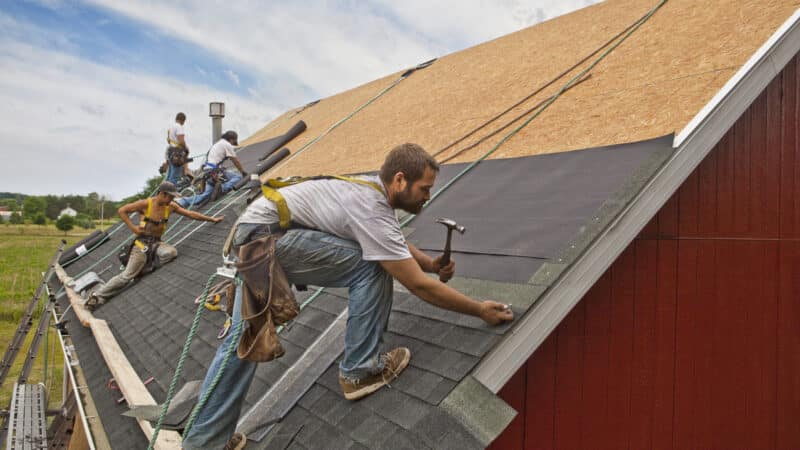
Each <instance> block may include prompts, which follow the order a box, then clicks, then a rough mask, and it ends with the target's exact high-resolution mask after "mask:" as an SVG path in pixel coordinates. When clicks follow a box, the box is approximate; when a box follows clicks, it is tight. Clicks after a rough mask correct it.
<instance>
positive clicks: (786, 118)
mask: <svg viewBox="0 0 800 450" xmlns="http://www.w3.org/2000/svg"><path fill="white" fill-rule="evenodd" d="M796 61H797V58H795V62H796ZM798 74H799V73H798V70H797V64H796V63H795V64H792V63H790V64H787V65H786V68H785V69H784V70H783V72H782V77H783V90H782V95H783V102H782V104H781V107H782V117H781V122H780V133H781V145H780V150H781V162H780V168H781V171H780V193H781V194H780V195H781V196H780V236H781V237H782V238H795V237H797V236H798V232H800V227H798V226H797V223H798V220H797V217H798V214H800V211H798V205H797V202H798V201H799V200H798V198H797V197H798V196H797V178H795V171H796V169H795V166H796V165H797V145H798V139H797V132H798V129H797V121H798V109H800V107H799V106H798V99H799V98H800V95H798V89H800V83H798V80H797V78H798Z"/></svg>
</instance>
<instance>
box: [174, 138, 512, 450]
mask: <svg viewBox="0 0 800 450" xmlns="http://www.w3.org/2000/svg"><path fill="white" fill-rule="evenodd" d="M438 171H439V165H438V163H437V162H436V160H435V159H433V157H432V156H430V155H429V154H428V153H427V152H426V151H425V150H423V149H422V148H421V147H420V146H418V145H415V144H403V145H400V146H398V147H396V148H394V149H393V150H392V151H391V152H390V153H389V154H388V156H387V157H386V160H385V161H384V163H383V166H382V167H381V170H380V175H379V176H366V177H361V178H357V179H349V178H333V177H330V178H327V179H313V180H308V181H304V182H300V183H297V184H292V185H289V186H287V187H283V188H281V189H280V190H279V192H280V194H281V196H282V197H283V200H284V201H285V204H283V202H282V201H278V204H279V205H280V207H276V205H275V204H274V203H273V201H271V200H269V199H267V198H266V197H260V198H259V199H257V200H255V201H254V202H253V203H251V204H250V206H249V207H248V208H247V209H246V210H245V212H244V213H243V214H242V215H241V217H240V218H239V221H238V225H237V228H236V231H235V233H234V238H233V243H234V245H235V246H242V245H244V244H246V243H248V242H250V241H251V240H254V239H256V238H259V237H263V236H264V235H268V234H279V233H283V234H282V236H281V237H280V238H279V239H278V240H277V242H276V244H275V255H276V257H277V260H278V262H279V263H280V265H281V267H282V268H283V271H284V272H285V273H286V277H287V278H288V281H289V282H291V283H293V284H296V285H306V284H311V285H316V286H323V287H347V288H349V301H348V305H347V311H348V317H347V325H346V331H345V342H344V356H343V358H342V360H341V362H340V363H339V385H340V387H341V389H342V392H343V394H344V397H345V398H347V399H349V400H356V399H359V398H362V397H364V396H366V395H369V394H371V393H373V392H375V391H376V390H378V389H380V388H381V387H382V386H384V385H386V384H387V383H389V382H391V381H392V380H393V379H394V378H396V377H397V376H398V375H399V374H400V372H401V371H402V370H403V369H405V367H406V366H407V365H408V363H409V360H410V359H411V352H410V351H409V350H408V349H407V348H404V347H399V348H395V349H393V350H391V351H389V352H387V353H380V346H381V342H382V340H383V333H384V330H385V329H386V326H387V324H388V320H389V313H390V312H391V308H392V292H393V279H396V280H397V281H399V282H400V283H401V284H402V285H403V286H405V287H406V288H407V289H408V290H409V291H410V292H412V293H413V294H415V295H417V296H418V297H420V298H421V299H423V300H425V301H427V302H429V303H431V304H433V305H436V306H438V307H441V308H446V309H449V310H452V311H457V312H461V313H464V314H469V315H473V316H477V317H480V318H481V319H483V320H484V321H486V322H487V323H489V324H492V325H497V324H500V323H502V322H506V321H509V320H512V319H513V313H512V312H511V310H510V309H509V308H508V307H507V306H506V305H504V304H502V303H497V302H494V301H489V300H486V301H478V300H474V299H472V298H469V297H467V296H465V295H463V294H461V293H460V292H458V291H456V290H455V289H453V288H451V287H449V286H448V285H446V284H445V283H443V282H441V281H439V279H437V278H433V277H429V276H427V275H425V273H424V272H429V273H438V274H439V275H440V277H442V279H445V280H449V279H450V278H451V277H452V276H453V273H454V269H455V264H454V262H453V261H450V263H449V264H448V265H447V266H444V267H442V266H441V265H440V264H439V262H440V258H431V257H429V256H427V255H426V254H424V253H423V252H421V251H420V250H418V249H417V248H416V247H414V246H413V245H411V244H410V243H408V242H406V239H405V237H404V235H403V232H402V230H401V228H400V224H399V223H398V220H397V216H396V214H395V211H394V210H395V209H402V210H404V211H407V212H409V213H412V214H416V213H419V212H420V210H421V209H422V206H423V204H424V203H425V202H426V201H427V200H428V199H429V198H430V193H431V188H432V187H433V184H434V181H435V180H436V175H437V174H438ZM284 206H285V207H288V214H290V217H286V209H285V208H283V207H284ZM280 210H283V213H279V212H278V211H280ZM281 216H283V217H281ZM289 219H290V220H291V226H290V227H289V229H288V231H285V233H284V230H283V229H282V228H281V226H280V222H283V223H284V224H286V223H287V222H288V220H289ZM241 308H242V295H241V288H237V293H236V296H235V301H234V311H233V316H234V317H233V320H234V323H233V326H232V327H231V329H232V330H236V329H237V325H238V323H239V321H241ZM235 334H236V333H231V334H229V335H228V337H227V338H226V339H225V341H224V342H223V343H222V344H221V345H220V346H219V349H218V350H217V353H216V355H215V357H214V360H213V362H212V363H211V366H210V367H209V370H208V372H207V373H206V377H205V380H204V382H203V388H202V390H201V393H204V392H205V391H206V390H208V388H209V386H210V384H211V383H212V380H213V379H214V378H215V376H217V371H218V368H219V367H220V365H221V364H222V361H223V359H224V358H225V354H226V350H227V349H228V348H229V345H230V341H231V340H232V339H233V337H234V335H235ZM256 364H257V363H255V362H251V361H245V360H242V359H239V358H238V357H235V356H233V355H231V356H230V359H229V360H228V362H227V365H226V367H225V369H224V371H223V372H222V374H221V378H220V380H219V382H218V384H217V385H216V388H215V389H214V390H213V392H212V393H211V394H210V396H209V398H208V399H207V401H206V403H205V405H204V406H203V408H202V409H201V410H200V412H199V414H198V415H197V418H196V419H195V422H194V424H193V426H192V427H191V429H190V430H189V432H188V433H187V434H186V435H185V436H184V440H183V447H184V448H186V449H195V448H222V447H223V446H224V445H225V442H226V441H228V439H231V441H229V444H231V442H234V441H235V442H234V443H236V444H237V445H238V443H241V442H243V441H244V440H245V438H244V436H243V435H242V434H241V433H235V434H234V431H235V428H236V423H237V419H238V416H239V414H240V412H241V411H240V409H241V406H242V402H243V401H244V398H245V395H246V394H247V391H248V389H249V387H250V383H251V381H252V379H253V375H254V373H255V369H256ZM202 397H203V395H202V394H201V395H200V398H202ZM231 447H232V448H241V447H240V446H231ZM226 448H227V447H226Z"/></svg>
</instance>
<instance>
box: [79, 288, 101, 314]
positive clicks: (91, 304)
mask: <svg viewBox="0 0 800 450" xmlns="http://www.w3.org/2000/svg"><path fill="white" fill-rule="evenodd" d="M105 302H106V301H105V299H104V298H103V297H100V296H99V295H97V294H95V293H94V292H92V293H91V294H89V298H87V299H86V301H85V302H84V303H83V306H85V307H86V309H88V310H89V311H90V312H94V310H96V309H97V308H98V307H99V306H101V305H103V304H104V303H105Z"/></svg>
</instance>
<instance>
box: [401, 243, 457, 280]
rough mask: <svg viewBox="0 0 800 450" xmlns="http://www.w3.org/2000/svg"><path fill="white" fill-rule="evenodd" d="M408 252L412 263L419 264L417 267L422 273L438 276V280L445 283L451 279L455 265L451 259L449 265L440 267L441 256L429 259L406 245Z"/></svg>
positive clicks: (414, 248) (411, 246)
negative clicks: (412, 260)
mask: <svg viewBox="0 0 800 450" xmlns="http://www.w3.org/2000/svg"><path fill="white" fill-rule="evenodd" d="M408 250H409V251H410V252H411V256H412V257H414V261H416V262H417V264H419V267H420V269H422V271H423V272H428V273H436V274H439V276H440V277H441V278H440V279H442V280H444V281H445V282H447V280H449V279H450V278H452V277H453V274H454V273H455V270H456V263H455V260H453V259H452V258H451V259H450V263H449V264H448V265H446V266H444V267H440V264H439V263H440V262H441V260H442V257H441V255H440V256H437V257H436V258H431V257H430V256H428V255H426V254H425V253H423V252H422V251H420V250H419V249H418V248H417V247H415V246H414V245H413V244H408Z"/></svg>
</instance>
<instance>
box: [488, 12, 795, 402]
mask: <svg viewBox="0 0 800 450" xmlns="http://www.w3.org/2000/svg"><path fill="white" fill-rule="evenodd" d="M798 23H800V10H798V11H795V13H794V14H793V15H792V16H791V17H790V18H789V19H788V20H787V21H786V22H785V23H784V24H783V25H782V26H781V27H780V28H779V29H778V30H777V31H776V32H775V33H774V34H773V35H772V37H770V39H769V40H768V41H767V42H766V43H765V44H764V45H763V46H762V47H761V48H759V50H758V51H757V52H756V53H755V54H753V56H752V57H751V58H750V59H749V60H748V61H747V63H746V64H745V65H744V66H742V68H741V69H740V70H739V71H738V72H737V73H736V74H735V75H734V76H733V78H731V80H730V81H729V82H728V83H727V84H726V85H725V87H723V89H722V90H721V91H720V92H719V93H718V94H717V95H716V96H714V98H713V99H712V100H711V101H710V102H709V103H708V104H707V105H706V106H705V107H704V108H703V109H702V110H701V111H700V113H699V114H698V115H697V116H696V117H695V118H694V119H692V121H691V122H690V123H689V125H687V126H686V128H684V130H683V131H681V133H680V134H679V135H678V136H676V138H675V141H674V145H673V146H674V147H677V148H676V150H675V153H674V155H673V156H672V158H671V159H670V160H669V161H668V162H667V163H666V164H664V166H663V167H662V168H661V169H660V170H659V172H658V173H656V175H654V176H653V178H652V179H651V180H650V181H649V182H648V184H647V185H646V186H645V187H644V188H643V189H642V190H641V192H639V194H638V195H637V196H636V197H635V198H634V199H633V200H632V201H631V203H630V204H629V205H628V206H627V207H626V209H625V210H623V211H622V212H621V213H620V214H619V215H618V216H617V218H616V219H615V220H614V221H613V222H612V223H611V224H610V225H609V226H608V227H607V228H606V229H605V230H604V231H603V232H602V233H601V234H600V235H598V237H597V238H596V239H595V241H594V243H592V245H591V246H589V248H588V249H587V250H586V252H585V253H584V254H583V256H582V257H580V258H579V259H578V260H577V261H576V262H575V263H574V264H573V265H572V266H570V267H569V268H568V269H567V270H566V271H565V272H564V273H563V274H562V275H561V277H560V278H559V279H558V280H556V282H555V283H554V284H553V285H552V286H551V287H550V288H549V289H548V290H547V292H545V294H544V295H543V296H542V297H541V298H540V299H539V300H538V301H537V302H536V304H535V305H534V306H533V308H531V310H530V311H528V313H527V314H525V316H523V317H522V318H521V319H519V323H518V324H517V325H516V326H515V327H514V328H513V329H512V330H511V332H510V333H509V334H507V335H506V336H505V338H504V339H503V341H502V342H501V343H500V344H499V345H498V346H496V347H495V348H494V349H492V351H491V352H490V353H489V354H488V355H487V356H486V357H484V358H483V360H482V361H481V362H480V363H479V364H478V366H477V367H476V368H475V370H474V371H473V373H472V375H473V376H474V377H475V378H476V379H477V380H478V381H480V382H481V383H483V384H484V385H485V386H486V387H487V388H488V389H490V390H491V391H492V392H495V393H497V392H498V391H499V390H500V388H502V387H503V386H504V385H505V384H506V382H507V381H508V380H509V378H511V376H512V375H514V373H515V372H516V371H517V370H518V369H519V368H520V367H521V366H522V365H523V364H525V362H526V361H527V360H528V358H530V356H531V355H532V354H533V352H534V351H535V350H536V349H537V348H538V347H539V345H541V344H542V342H544V340H545V339H546V338H547V336H548V335H549V334H550V333H551V332H552V331H553V330H554V329H555V328H556V327H557V326H558V324H559V323H561V321H562V320H563V319H564V318H565V317H566V316H567V314H569V312H570V311H571V310H572V308H573V307H574V306H575V305H576V304H577V303H578V302H579V301H580V300H581V298H583V296H584V295H585V294H586V292H588V291H589V289H590V288H591V287H592V286H593V285H594V283H595V282H597V280H598V278H600V276H602V274H603V273H604V272H605V271H606V270H607V269H608V267H609V266H611V264H612V263H613V262H614V261H615V260H616V259H617V257H618V256H619V255H620V253H622V251H623V250H625V248H627V246H628V245H629V244H630V243H631V241H633V239H634V238H635V237H636V236H637V235H638V234H639V232H640V231H641V230H642V228H644V226H645V225H646V224H647V222H648V221H649V220H650V219H651V218H652V217H653V216H654V215H655V214H656V213H657V212H658V211H659V210H660V209H661V207H662V206H663V205H664V203H666V202H667V200H668V199H669V198H670V197H671V196H672V194H673V193H675V191H677V190H678V188H679V187H680V185H681V184H683V182H684V180H686V178H687V177H688V176H689V175H690V174H691V173H692V172H693V171H694V170H695V169H696V168H697V166H698V165H699V164H700V162H702V161H703V159H704V158H705V157H706V155H707V154H708V153H709V152H710V151H711V149H713V148H714V146H715V145H716V144H717V142H719V140H720V139H721V138H722V136H724V135H725V133H726V132H727V131H728V130H729V129H730V128H731V127H732V126H733V124H734V123H735V122H736V120H738V119H739V117H740V116H741V115H742V113H744V111H745V110H747V108H748V107H749V106H750V104H751V103H752V102H753V101H754V100H755V99H756V98H757V97H758V96H759V94H760V93H761V92H762V91H763V90H764V88H766V87H767V85H768V84H769V83H770V82H771V81H772V80H773V79H774V77H775V76H776V75H777V74H778V73H780V71H781V70H782V69H783V67H784V66H785V65H786V63H787V62H789V60H790V59H791V58H792V57H794V56H795V55H796V54H797V53H798V51H800V25H798Z"/></svg>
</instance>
